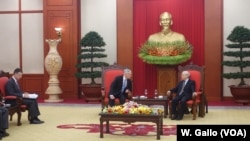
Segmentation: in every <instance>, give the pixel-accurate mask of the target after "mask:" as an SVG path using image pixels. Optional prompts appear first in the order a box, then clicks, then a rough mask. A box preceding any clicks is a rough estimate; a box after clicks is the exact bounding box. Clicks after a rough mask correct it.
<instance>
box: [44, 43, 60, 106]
mask: <svg viewBox="0 0 250 141" xmlns="http://www.w3.org/2000/svg"><path fill="white" fill-rule="evenodd" d="M46 42H47V43H48V44H49V52H48V54H47V56H46V57H45V69H46V71H47V72H48V74H49V81H48V88H47V89H46V91H45V94H47V95H49V98H48V99H46V100H45V102H62V101H63V99H60V98H59V95H60V94H62V89H61V88H60V86H59V83H60V82H59V80H58V73H59V72H60V71H61V68H62V57H61V56H60V54H59V53H58V51H57V45H58V43H60V42H61V39H46Z"/></svg>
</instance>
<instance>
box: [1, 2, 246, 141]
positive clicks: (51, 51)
mask: <svg viewBox="0 0 250 141" xmlns="http://www.w3.org/2000/svg"><path fill="white" fill-rule="evenodd" d="M249 5H250V1H249V0H0V21H1V22H0V31H1V32H0V52H1V55H0V70H1V71H3V72H4V73H8V74H9V77H11V76H12V75H13V71H14V69H16V68H21V69H22V72H23V75H22V79H20V81H19V84H20V87H21V88H22V90H23V91H25V92H26V91H27V92H30V93H34V94H38V95H39V96H38V99H37V101H38V104H39V105H40V107H41V113H42V114H41V118H43V119H44V120H45V123H44V125H41V126H40V125H38V127H34V126H33V127H26V126H28V124H29V123H28V119H27V116H28V115H27V112H22V118H21V122H22V125H21V126H20V127H17V126H16V119H17V116H16V115H14V116H13V120H12V121H9V122H10V123H9V125H10V127H9V129H8V130H7V131H8V132H9V133H10V136H9V137H6V138H4V139H3V140H13V139H18V137H19V136H22V138H23V135H24V134H23V133H21V132H20V131H18V130H26V131H25V132H26V133H28V130H33V128H40V127H41V130H47V129H49V131H47V132H51V134H53V131H51V130H56V131H55V135H54V136H53V135H51V138H50V139H56V140H63V139H65V141H67V140H71V139H75V140H78V139H84V138H85V137H84V136H86V137H87V138H90V140H93V141H95V140H115V139H117V140H119V139H120V138H123V137H124V139H121V140H125V139H126V140H128V139H129V140H136V139H137V138H136V137H137V136H133V138H130V137H131V136H132V135H131V136H127V135H120V134H119V135H118V136H116V135H111V134H105V133H104V134H105V135H104V136H105V137H104V138H103V139H100V138H99V132H98V133H86V132H85V131H79V130H73V129H72V130H66V129H65V130H64V129H63V130H61V129H59V128H57V126H59V125H64V124H71V123H72V124H81V123H84V124H99V123H100V121H99V115H98V113H99V112H101V110H102V108H103V107H102V106H103V105H104V103H105V102H106V104H107V103H108V102H107V101H105V98H106V100H108V99H109V98H107V96H106V95H108V96H109V94H107V93H108V92H106V90H105V88H106V89H109V86H110V85H111V84H110V85H108V86H106V85H105V84H106V83H107V78H105V79H104V71H103V68H104V67H108V66H113V65H118V66H119V67H122V68H129V69H130V70H131V72H132V76H131V80H132V87H133V88H132V91H131V95H132V96H131V97H133V98H135V97H140V96H144V95H145V91H147V96H149V97H154V96H155V95H157V96H162V97H165V96H167V92H168V90H170V89H171V88H173V87H175V86H176V85H177V84H178V82H179V80H180V72H178V70H179V69H178V68H179V66H182V67H183V66H186V65H190V64H191V65H197V66H199V67H204V73H202V74H201V76H200V77H202V75H204V78H203V77H202V79H201V81H200V80H199V82H200V83H201V84H199V86H200V85H201V88H202V90H201V91H202V95H204V97H203V96H202V98H203V99H202V100H201V101H202V102H204V103H203V105H202V106H203V107H202V108H203V110H204V115H205V116H204V117H199V114H200V113H199V111H197V117H196V119H195V120H192V118H193V117H192V116H191V115H188V116H186V115H184V117H183V120H182V121H180V123H184V124H185V123H187V124H188V123H190V124H199V123H201V124H202V122H206V123H208V124H210V123H211V124H213V122H216V121H220V122H221V123H224V121H223V119H222V118H226V117H222V115H221V114H220V113H219V112H218V111H217V110H221V111H222V113H224V114H227V112H226V110H228V112H232V111H231V110H233V112H234V110H235V109H241V110H246V111H239V112H240V114H242V113H243V114H245V113H247V110H248V108H249V103H250V91H249V90H250V86H249V85H250V79H249V78H250V53H249V52H250V50H249V49H250V46H249V43H250V16H249V14H248V13H250V9H249ZM164 12H167V13H170V14H171V16H170V17H171V18H172V19H171V20H172V23H171V32H172V34H169V35H168V36H169V37H167V38H171V37H173V38H176V37H177V34H178V35H179V34H181V35H183V36H184V37H185V41H184V44H185V45H187V46H185V45H183V46H185V49H186V50H185V51H187V52H188V53H190V54H185V53H183V52H185V51H183V52H182V51H180V50H181V49H180V50H178V49H176V50H174V51H172V50H170V49H163V48H162V47H159V48H157V49H155V50H154V49H152V48H153V47H154V46H157V45H159V44H160V43H159V44H157V41H159V40H161V39H159V38H161V37H159V38H158V37H156V36H154V37H153V36H150V35H153V34H155V33H158V32H161V31H162V28H163V29H164V25H162V22H161V16H162V15H161V14H162V13H164ZM165 16H166V15H165ZM168 16H169V15H168ZM167 20H168V19H167ZM236 27H238V28H241V29H242V30H244V29H245V30H246V32H248V31H249V34H248V33H246V34H247V35H248V37H246V38H244V39H242V41H241V42H239V44H241V45H239V46H241V47H242V46H243V48H240V49H239V48H237V47H236V46H237V43H238V42H237V41H238V40H237V39H235V38H237V37H236V36H237V35H235V36H233V35H232V34H233V31H234V30H236ZM235 32H236V31H235ZM239 32H240V31H239ZM90 33H91V34H92V35H95V33H97V34H98V39H102V41H103V42H104V43H100V42H98V43H96V44H95V45H96V46H92V45H88V43H89V42H91V41H92V40H91V41H89V40H88V39H86V40H84V37H87V36H85V35H90V36H91V34H90ZM175 33H176V34H175ZM243 34H244V33H243ZM155 35H156V34H155ZM229 35H232V36H229ZM247 35H246V36H247ZM159 36H160V35H159ZM239 36H240V35H239ZM99 37H100V38H99ZM150 37H151V38H150ZM230 37H231V38H230ZM180 38H182V36H181V37H180ZM150 40H151V41H152V44H146V43H147V41H150ZM154 40H155V41H154ZM178 40H179V39H178ZM85 42H86V43H85ZM178 43H180V42H176V44H178ZM86 44H87V45H86ZM180 44H181V43H180ZM230 44H232V45H231V46H230ZM147 45H148V46H147ZM150 45H152V46H150ZM161 45H162V44H161ZM234 45H235V46H234ZM144 46H147V47H148V48H143V47H144ZM165 46H168V47H169V46H170V48H171V47H173V48H174V45H172V46H171V45H169V44H167V43H166V44H165ZM228 46H229V47H228ZM232 46H233V47H232ZM87 47H90V48H87ZM91 47H92V48H91ZM150 47H151V50H150ZM168 47H166V48H168ZM181 47H182V46H181ZM230 47H231V48H230ZM102 49H103V50H102ZM147 49H148V50H150V51H151V52H150V51H149V52H148V54H147V55H148V56H146V55H145V54H143V55H142V54H141V52H143V51H145V50H147ZM88 51H90V52H89V54H88ZM91 51H93V52H91ZM95 51H96V52H95ZM171 51H172V53H173V54H171ZM189 51H190V52H189ZM234 51H235V52H234ZM240 51H245V53H242V52H240ZM85 52H86V53H87V55H86V56H85V57H84V56H81V55H83V53H85ZM169 52H170V54H168V53H169ZM187 52H186V53H187ZM93 53H94V54H95V55H94V59H93V58H91V59H89V60H88V57H89V56H91V55H93ZM101 53H103V55H102V54H101ZM144 53H145V52H144ZM178 53H179V54H178ZM182 53H183V54H182ZM237 53H238V54H237ZM240 53H242V54H240ZM176 54H178V55H181V56H180V57H183V58H184V59H182V60H178V59H180V58H178V57H176V56H177V55H176ZM151 55H152V56H151ZM160 55H162V56H161V58H160V59H159V58H157V57H159V56H160ZM145 56H146V57H145ZM234 56H236V57H234ZM80 57H82V58H80ZM164 57H165V58H168V57H170V58H171V59H169V60H167V59H165V58H164ZM157 59H159V60H157ZM88 61H90V62H88ZM84 63H86V64H84ZM229 63H231V64H229ZM93 66H94V67H93ZM114 69H115V68H114ZM82 71H85V72H84V73H82V74H80V73H78V72H82ZM91 71H92V72H93V71H96V73H92V74H89V73H91ZM237 72H238V73H237ZM115 73H116V72H115ZM231 73H234V74H231ZM0 75H1V74H0ZM91 75H92V76H93V75H94V77H91ZM112 77H113V76H112ZM89 84H95V85H96V86H95V89H97V91H95V92H92V93H91V92H90V93H91V94H88V92H89V91H87V88H86V87H88V86H86V87H85V85H89ZM238 84H239V86H241V87H240V89H247V90H246V91H245V92H243V93H244V94H246V95H243V94H241V95H240V96H238V97H237V96H236V94H234V92H235V91H236V89H235V90H233V88H234V87H233V85H237V86H238ZM93 89H94V88H93ZM104 91H105V92H104ZM156 91H157V94H155V93H156ZM247 95H249V96H247ZM126 100H127V99H126ZM158 106H159V105H158ZM206 106H207V107H206ZM50 108H51V109H53V110H55V111H54V112H55V113H53V111H51V110H50ZM64 108H65V111H67V112H68V113H63V110H64ZM168 108H169V107H167V108H166V109H168ZM205 108H208V111H209V112H208V113H205V111H206V109H205ZM166 109H165V110H166ZM168 110H169V109H168ZM210 110H211V113H210ZM57 111H58V114H57ZM77 111H79V112H77ZM85 111H87V112H88V113H84V112H85ZM71 112H72V113H71ZM80 112H81V113H80ZM164 112H165V111H164ZM78 114H79V115H81V117H78ZM214 114H218V115H220V116H218V117H217V116H215V115H214ZM230 114H232V113H230ZM230 114H229V115H230ZM236 114H237V113H236ZM65 115H66V116H65ZM88 115H90V116H89V117H88ZM53 116H55V117H53ZM71 116H72V117H71ZM242 116H243V115H242ZM62 117H64V118H65V120H63V119H62V120H61V119H60V118H62ZM82 117H83V118H82ZM210 117H211V118H212V120H211V121H209V119H208V118H210ZM247 117H250V115H249V114H248V115H247ZM247 117H246V118H247ZM81 118H82V120H83V121H81ZM214 118H215V119H214ZM217 118H219V119H217ZM235 118H237V116H235ZM57 119H60V120H58V121H57ZM202 120H205V121H202ZM54 121H55V122H54ZM64 121H65V122H64ZM88 121H89V122H88ZM245 121H246V119H244V118H243V117H241V118H240V119H235V120H234V119H231V118H229V119H228V122H233V123H238V122H239V123H242V124H245ZM225 122H227V121H226V120H225ZM146 124H148V123H146ZM168 124H171V125H177V124H178V122H177V121H171V120H170V119H169V117H168V116H167V118H163V125H168ZM49 126H50V127H49ZM52 126H53V127H52ZM164 127H165V126H164ZM22 128H23V129H22ZM46 128H47V129H46ZM17 129H18V130H17ZM57 130H58V131H57ZM35 131H37V132H40V130H39V129H35ZM64 132H68V133H66V134H65V138H63V137H62V136H63V134H64ZM75 132H77V134H76V135H75V137H71V135H70V134H72V136H74V133H75ZM15 133H17V134H15ZM32 133H33V132H32ZM32 133H30V134H29V136H32ZM34 134H35V136H36V137H37V138H39V135H38V134H36V133H34ZM41 134H42V136H46V135H43V134H45V131H44V132H43V131H41ZM152 135H153V136H151V135H150V136H149V137H145V136H142V137H141V136H139V139H141V140H155V139H156V138H155V135H156V133H152ZM59 136H60V137H59ZM81 136H82V138H81ZM42 139H46V138H45V137H42V138H41V140H42ZM47 139H48V138H47ZM166 139H169V140H176V136H175V135H170V136H164V135H162V136H161V140H166ZM32 140H35V137H31V138H30V141H32ZM38 140H39V139H38ZM28 141H29V139H28ZM39 141H40V140H39Z"/></svg>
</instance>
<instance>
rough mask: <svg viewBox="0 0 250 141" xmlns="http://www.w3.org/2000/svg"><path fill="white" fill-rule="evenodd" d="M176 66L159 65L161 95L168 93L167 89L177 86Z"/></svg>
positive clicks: (158, 82)
mask: <svg viewBox="0 0 250 141" xmlns="http://www.w3.org/2000/svg"><path fill="white" fill-rule="evenodd" d="M176 84H177V71H176V66H168V65H162V66H157V90H158V93H159V94H160V95H166V93H167V91H168V90H170V89H172V88H174V87H176Z"/></svg>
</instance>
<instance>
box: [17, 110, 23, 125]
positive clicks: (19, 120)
mask: <svg viewBox="0 0 250 141" xmlns="http://www.w3.org/2000/svg"><path fill="white" fill-rule="evenodd" d="M21 116H22V113H21V111H17V126H20V125H22V123H21Z"/></svg>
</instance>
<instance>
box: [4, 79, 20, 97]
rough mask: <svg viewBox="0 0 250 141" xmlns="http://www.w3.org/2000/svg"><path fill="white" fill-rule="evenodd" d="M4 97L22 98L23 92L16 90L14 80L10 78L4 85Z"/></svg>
mask: <svg viewBox="0 0 250 141" xmlns="http://www.w3.org/2000/svg"><path fill="white" fill-rule="evenodd" d="M5 92H6V96H17V97H23V91H22V90H21V89H20V88H18V86H17V84H16V82H15V80H14V79H13V78H12V77H11V78H10V79H9V80H8V81H7V83H6V85H5Z"/></svg>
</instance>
